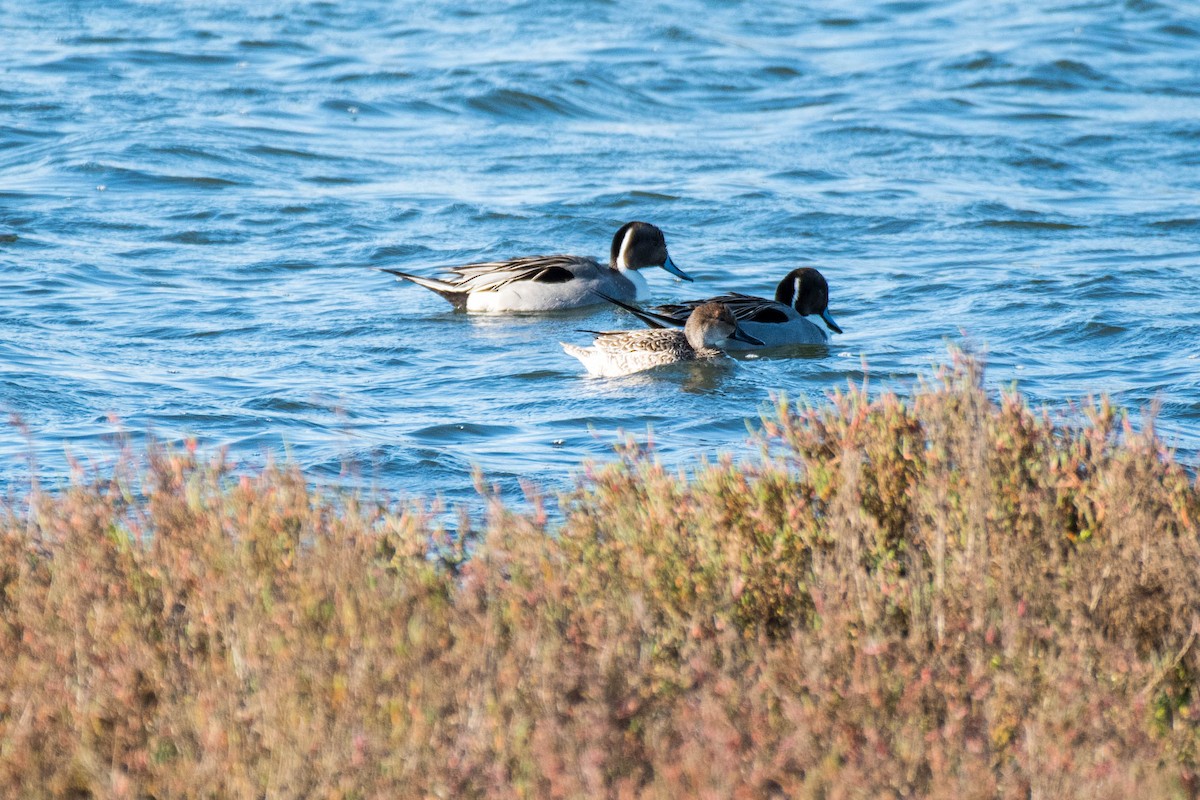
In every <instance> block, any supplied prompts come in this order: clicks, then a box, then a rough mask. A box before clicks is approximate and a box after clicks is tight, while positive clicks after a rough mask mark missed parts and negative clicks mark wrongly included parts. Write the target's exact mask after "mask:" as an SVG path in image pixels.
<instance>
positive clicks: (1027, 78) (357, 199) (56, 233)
mask: <svg viewBox="0 0 1200 800" xmlns="http://www.w3.org/2000/svg"><path fill="white" fill-rule="evenodd" d="M781 5H782V7H781ZM781 5H771V4H766V5H762V4H746V3H732V2H726V1H723V0H708V2H704V1H702V0H696V1H695V2H679V3H657V4H648V5H647V4H628V3H617V2H606V1H604V0H590V1H585V0H579V1H578V2H506V1H504V0H493V1H492V2H472V3H466V2H454V3H442V4H437V5H435V4H429V3H391V2H369V1H368V0H339V2H308V3H305V2H273V1H272V0H264V1H262V2H256V3H248V2H237V3H233V2H221V1H220V0H213V1H211V2H206V3H194V2H184V3H178V4H169V3H149V2H147V3H137V2H124V1H122V0H116V1H114V2H108V3H103V4H101V3H92V2H42V1H40V0H39V2H34V1H33V0H10V1H9V2H5V3H3V4H2V5H0V31H3V32H4V40H5V46H4V47H3V48H0V76H2V78H3V80H2V81H0V409H3V410H4V411H7V412H11V413H12V414H15V415H17V416H19V418H20V419H21V421H22V423H23V425H24V427H25V430H23V429H22V428H20V427H17V426H13V425H6V426H5V427H3V428H0V477H2V479H3V481H4V483H5V484H6V485H8V486H12V485H14V484H20V483H21V482H22V481H27V480H28V478H29V477H30V474H31V472H32V473H36V474H37V475H39V476H41V477H43V478H54V477H55V476H63V475H66V474H67V472H68V466H67V465H68V463H69V460H70V459H75V460H78V461H81V462H82V463H83V464H85V465H98V464H99V465H102V464H105V463H107V460H109V459H111V458H112V456H113V452H114V445H113V437H114V435H115V434H120V435H121V436H124V437H128V439H129V440H130V441H132V442H133V444H135V445H137V444H138V443H140V442H141V441H143V439H144V438H145V437H146V436H147V435H149V434H152V435H154V436H156V437H158V438H164V439H171V440H176V439H179V438H182V437H185V436H195V437H196V438H197V439H198V440H199V441H200V443H201V445H202V446H205V447H215V446H219V445H227V446H228V448H229V452H230V455H231V457H232V458H233V459H234V460H235V461H237V462H238V463H239V464H241V465H246V466H248V467H252V466H253V465H255V464H260V463H262V462H263V461H264V460H265V459H267V458H269V457H277V458H290V459H292V460H294V461H295V462H297V463H298V464H300V465H301V466H302V467H304V468H305V469H306V470H308V471H309V472H310V473H311V474H313V475H315V476H324V477H325V478H327V479H330V480H333V481H335V482H336V481H345V482H348V483H351V484H358V485H369V486H375V487H380V488H383V489H385V490H387V491H388V492H390V493H394V494H396V495H402V496H418V495H419V496H424V497H431V496H434V495H441V496H442V497H444V498H446V499H447V500H448V501H450V502H458V501H460V500H464V499H468V498H471V497H472V496H473V493H474V490H473V488H472V478H471V475H472V470H473V468H474V467H476V466H478V467H479V468H481V469H482V470H483V472H484V474H485V475H486V476H487V478H488V479H490V480H491V481H494V482H496V483H498V484H500V485H501V486H502V487H504V488H505V489H507V490H509V491H512V490H515V489H516V487H517V485H518V484H519V482H520V481H521V480H522V479H530V480H532V481H533V482H534V483H535V484H538V485H541V486H544V487H548V488H551V489H555V488H561V487H563V486H565V485H567V484H568V483H569V481H570V475H571V474H572V473H576V474H577V472H578V469H579V465H580V464H581V462H582V461H584V460H585V459H589V458H590V459H606V458H609V457H610V456H611V453H612V447H613V444H614V443H615V442H617V441H618V440H619V437H620V434H619V432H620V431H628V432H630V433H633V434H636V435H637V436H638V437H639V438H641V439H645V438H646V436H647V431H648V430H652V431H653V440H654V443H655V446H656V447H657V448H658V452H659V453H660V455H661V457H662V458H663V459H664V460H666V461H668V462H671V463H678V464H687V463H691V462H692V461H694V459H695V458H697V457H698V456H699V455H701V454H711V453H714V452H718V451H727V452H733V453H746V452H750V450H751V449H752V445H748V444H747V420H751V421H753V420H754V419H756V418H757V416H758V415H759V413H760V411H761V410H762V409H763V407H764V405H765V404H766V402H767V401H768V399H769V397H770V396H771V395H772V393H773V392H776V391H785V392H787V393H788V395H789V396H791V397H794V398H798V397H803V398H807V399H809V400H811V401H812V402H820V401H821V400H822V398H823V397H824V396H825V393H826V392H827V391H829V390H830V389H832V388H835V387H839V386H844V385H845V384H846V382H847V380H850V381H856V382H857V381H861V380H862V376H863V373H864V365H865V369H866V371H867V372H869V374H870V376H871V382H872V386H874V387H883V386H888V387H892V388H896V389H898V390H901V391H908V390H909V389H910V388H911V387H912V386H913V385H914V383H915V381H916V380H917V378H918V377H919V376H921V375H928V374H929V372H930V370H931V367H932V366H933V365H935V364H940V363H943V362H945V361H946V358H947V356H946V352H947V351H946V345H947V342H960V343H961V342H966V343H968V344H969V345H970V346H971V347H973V348H975V349H977V350H979V351H982V352H984V353H986V354H987V360H988V363H989V372H988V380H989V382H990V383H991V384H992V385H994V386H1004V385H1008V384H1010V383H1012V382H1014V381H1015V382H1016V383H1017V385H1018V386H1019V388H1020V389H1021V390H1023V391H1024V392H1025V393H1027V394H1028V396H1029V397H1030V398H1031V399H1032V400H1033V402H1034V403H1036V404H1039V405H1046V406H1048V407H1050V408H1051V409H1053V410H1055V413H1061V414H1063V415H1066V416H1069V415H1070V414H1071V410H1072V408H1073V405H1072V403H1073V401H1076V400H1078V399H1080V398H1084V397H1086V396H1088V395H1090V394H1095V393H1099V392H1108V393H1111V394H1112V395H1113V396H1114V397H1115V398H1116V400H1117V401H1118V402H1120V403H1121V404H1124V405H1127V406H1130V407H1131V408H1133V409H1135V410H1136V409H1142V408H1145V407H1147V406H1148V405H1149V404H1151V403H1154V402H1156V401H1157V402H1159V403H1160V404H1161V408H1160V410H1159V412H1158V415H1159V429H1160V430H1161V431H1162V432H1163V434H1164V435H1165V437H1166V439H1167V440H1168V442H1170V443H1172V444H1173V445H1175V446H1177V447H1179V448H1180V450H1181V451H1182V452H1184V453H1187V454H1191V455H1193V456H1194V454H1195V453H1196V451H1197V448H1198V447H1200V380H1198V376H1200V360H1197V356H1198V355H1200V344H1198V342H1200V277H1197V274H1196V268H1197V261H1198V260H1200V207H1198V205H1197V200H1198V198H1200V15H1198V14H1197V13H1196V10H1197V9H1196V6H1195V5H1194V4H1185V3H1178V4H1172V3H1156V2H1146V1H1141V2H1139V1H1133V2H1076V3H1061V4H1036V5H1043V6H1047V7H1046V8H1044V9H1040V10H1039V9H1032V10H1031V9H1030V8H1028V7H1029V6H1031V5H1035V4H1028V3H1020V4H1019V3H996V2H985V0H964V1H963V2H949V3H932V2H885V3H878V2H876V3H866V2H865V3H858V4H852V5H853V7H854V8H855V9H856V10H855V11H852V12H851V11H847V10H846V8H847V6H846V4H837V3H832V2H830V3H814V4H806V5H789V4H781ZM631 219H644V220H648V221H651V222H654V223H656V224H658V225H659V226H660V227H662V228H663V229H664V230H665V231H666V234H667V241H668V244H669V246H670V251H671V255H672V257H673V259H674V260H675V262H676V263H677V264H679V265H680V266H681V267H682V268H683V269H685V270H687V271H688V272H689V273H690V274H692V275H693V276H695V277H696V279H697V280H696V283H695V284H691V285H685V284H681V283H679V282H678V281H676V280H675V279H673V278H671V277H670V276H668V275H667V274H665V273H663V272H661V271H659V270H652V271H651V272H652V273H653V274H648V275H647V277H648V279H649V281H650V283H651V286H652V290H653V293H654V297H655V299H656V300H660V301H665V300H669V299H682V298H687V297H695V296H704V295H707V294H711V293H716V292H721V291H725V290H731V289H732V290H740V291H744V292H753V293H766V294H770V293H771V292H772V291H773V288H774V286H775V284H776V282H777V281H778V280H779V278H780V277H782V276H783V275H784V274H785V273H786V272H787V271H788V270H790V269H792V268H793V267H795V266H799V265H813V266H816V267H818V268H819V269H821V270H822V272H823V273H824V274H825V276H826V277H827V278H828V280H829V283H830V286H831V296H832V301H831V310H832V312H833V314H834V315H835V317H836V318H837V320H838V321H839V322H840V323H841V325H842V327H843V328H844V329H845V331H846V333H845V334H844V335H842V336H837V337H834V339H833V342H832V343H831V346H830V347H829V348H828V349H825V350H817V351H814V352H809V353H807V354H806V355H804V356H803V357H798V358H786V359H782V358H775V359H758V360H752V361H746V362H740V363H739V365H738V366H737V368H735V369H731V370H718V371H712V372H708V373H702V374H698V375H697V374H680V373H678V372H669V373H666V374H661V375H645V376H640V377H634V378H630V379H624V380H596V379H588V378H585V377H583V376H582V374H581V373H582V370H581V367H580V365H579V363H578V362H576V361H575V360H573V359H571V358H570V357H568V356H566V355H565V354H564V353H563V352H562V351H561V349H560V348H559V346H558V344H557V343H558V341H559V340H560V339H565V340H570V341H576V342H581V343H582V342H586V340H587V336H586V335H585V334H580V333H576V332H575V329H577V328H620V327H633V324H632V322H631V321H630V319H629V318H628V317H627V316H624V315H621V314H616V313H614V312H611V311H608V310H604V309H601V310H597V311H595V312H585V313H579V314H566V315H559V316H552V317H536V316H532V317H530V316H526V317H518V318H489V317H477V316H468V315H464V314H458V313H453V312H451V311H450V310H449V306H448V305H447V304H446V303H445V302H444V301H442V300H441V299H439V298H438V297H437V296H435V295H433V294H431V293H429V292H427V291H425V290H423V289H420V288H418V287H415V286H411V285H407V284H402V283H398V282H396V281H394V280H393V279H392V278H391V277H390V276H387V275H385V274H383V273H380V272H378V271H376V270H374V269H372V268H373V267H380V266H390V267H399V268H402V269H406V270H410V271H416V272H432V271H433V269H434V268H435V267H436V266H439V265H445V264H454V263H461V262H464V261H469V260H481V259H494V258H499V257H507V256H512V255H522V254H532V253H544V252H573V253H584V254H597V255H602V254H606V253H607V251H608V245H609V241H610V239H611V236H612V234H613V232H614V231H615V230H616V228H617V227H618V226H619V225H620V224H621V223H623V222H626V221H628V220H631ZM31 456H32V459H31V458H30V457H31Z"/></svg>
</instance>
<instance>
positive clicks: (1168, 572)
mask: <svg viewBox="0 0 1200 800" xmlns="http://www.w3.org/2000/svg"><path fill="white" fill-rule="evenodd" d="M1122 419H1123V418H1122V417H1121V416H1120V415H1119V414H1116V413H1114V412H1113V411H1112V410H1111V409H1109V408H1108V407H1107V406H1106V405H1102V406H1100V407H1098V408H1096V409H1094V410H1093V411H1092V412H1091V413H1090V424H1089V425H1087V426H1086V427H1084V428H1082V429H1080V430H1067V429H1063V428H1062V427H1061V426H1055V425H1054V424H1052V423H1051V422H1050V421H1049V420H1047V419H1046V418H1045V417H1044V416H1040V415H1038V414H1035V413H1033V412H1032V411H1030V410H1029V408H1027V407H1026V405H1025V404H1024V403H1023V402H1022V401H1021V400H1020V399H1018V398H1016V397H1007V396H1006V397H1002V398H1000V399H999V401H998V402H997V401H996V400H994V399H990V398H989V397H988V395H987V394H986V393H985V392H984V391H983V390H982V389H981V388H980V385H979V375H978V372H977V369H976V367H975V366H974V365H972V364H969V363H968V364H965V365H963V366H961V367H960V368H959V369H957V370H956V371H954V372H952V373H951V374H949V375H947V376H946V377H945V379H944V380H943V381H942V382H941V383H939V384H938V385H936V386H934V387H930V388H927V389H923V390H922V391H920V392H918V393H916V394H915V396H914V397H913V398H912V399H911V400H907V401H902V400H900V399H897V398H896V397H893V396H890V395H885V396H882V397H879V398H877V399H875V400H869V399H868V398H867V397H866V396H865V395H864V394H862V393H857V392H852V393H850V394H848V395H842V396H839V397H837V398H835V399H834V401H833V402H832V404H831V405H830V407H828V408H825V409H821V410H812V411H809V410H805V411H800V412H797V411H796V410H794V409H789V408H787V407H786V406H781V408H780V410H779V414H778V415H777V417H776V418H774V419H773V420H770V421H768V422H767V423H766V424H765V431H766V436H767V439H768V440H769V442H770V445H769V447H768V448H767V452H766V453H765V454H764V456H763V458H762V459H761V461H760V462H759V463H756V464H742V465H737V466H733V465H731V464H730V463H727V462H722V463H718V464H715V465H710V466H706V467H702V468H699V469H697V470H695V472H694V474H692V475H691V476H687V477H685V476H680V475H675V474H671V473H669V472H668V471H666V470H664V469H663V468H661V467H660V466H658V465H656V464H655V463H654V462H653V460H652V459H650V458H647V457H645V456H643V455H639V454H637V453H634V452H628V453H626V454H624V457H623V458H622V459H621V461H620V462H619V463H617V464H614V465H612V466H608V467H604V468H600V469H598V470H596V472H595V474H593V475H591V476H590V477H589V478H588V479H587V480H586V481H585V482H584V484H583V485H582V486H581V488H580V489H579V490H578V491H576V492H575V493H574V494H573V495H571V496H570V497H567V498H564V500H563V508H564V520H563V521H562V522H561V523H558V524H551V525H549V526H548V525H547V523H546V522H545V521H544V520H543V519H540V517H539V515H538V514H536V513H534V514H531V515H518V514H515V513H512V512H510V511H507V510H505V508H504V507H503V506H502V505H501V504H500V503H499V502H498V501H497V502H495V503H493V507H492V511H491V514H490V517H489V519H488V521H487V524H486V528H485V529H483V530H480V531H477V532H463V533H461V534H460V535H457V536H455V535H450V534H448V533H446V532H444V531H440V530H437V529H435V528H434V527H433V524H432V522H431V518H430V517H429V516H427V515H424V514H423V513H421V512H420V511H419V510H415V509H410V510H404V511H397V510H391V511H388V510H386V509H384V508H381V507H379V506H378V505H375V504H369V503H366V502H363V501H361V500H355V499H353V498H347V497H343V496H333V497H326V496H323V495H322V494H320V493H319V492H316V491H314V490H312V489H311V488H309V487H308V486H307V484H306V483H305V481H304V479H303V477H302V476H300V475H298V474H295V473H293V472H287V471H279V470H268V471H267V472H265V473H263V474H261V475H259V476H258V477H256V478H242V479H240V480H238V479H236V478H234V477H231V476H229V475H228V474H227V473H226V471H225V468H224V466H223V465H222V464H220V463H218V464H215V465H203V464H198V463H197V462H196V460H195V459H194V457H193V456H191V455H189V454H185V453H181V454H176V453H171V454H163V453H157V454H153V455H152V456H151V458H150V467H149V470H148V472H147V475H146V476H145V477H144V478H143V479H141V480H138V481H131V480H126V479H121V480H114V481H107V482H103V483H100V484H95V485H90V486H76V487H74V488H69V489H65V490H63V491H61V492H57V493H55V494H38V495H35V496H34V497H33V498H32V501H31V504H30V507H31V510H9V511H7V512H4V514H3V516H0V664H3V665H5V666H4V667H3V668H0V786H4V787H8V788H7V789H6V793H7V794H8V795H9V796H24V797H77V798H83V797H97V798H100V797H104V798H107V797H131V798H136V797H157V798H179V797H222V798H224V797H238V798H242V797H244V798H259V797H265V798H291V797H296V798H299V797H340V798H376V797H379V798H393V797H447V798H460V797H481V798H482V797H580V798H582V797H588V798H592V797H663V798H680V797H711V798H757V797H793V798H810V797H813V798H816V797H820V798H840V797H933V798H969V797H1014V798H1027V797H1041V798H1050V797H1053V798H1062V797H1080V798H1084V797H1086V798H1126V797H1190V796H1195V794H1196V793H1197V787H1198V785H1200V784H1198V782H1197V781H1198V779H1197V774H1196V769H1197V758H1198V754H1197V743H1198V742H1200V736H1198V726H1197V723H1198V721H1200V707H1198V706H1197V704H1196V702H1195V700H1196V697H1195V683H1196V679H1197V676H1200V645H1198V644H1197V634H1198V632H1200V548H1198V539H1197V526H1196V519H1197V515H1198V514H1200V494H1198V492H1197V487H1196V486H1195V484H1194V483H1193V482H1192V481H1190V480H1189V478H1188V477H1187V475H1186V474H1185V473H1184V471H1183V470H1182V469H1181V468H1180V467H1179V466H1178V465H1177V464H1175V463H1174V462H1173V460H1172V459H1171V457H1170V455H1169V454H1167V453H1165V452H1164V451H1163V450H1162V448H1161V446H1160V445H1159V443H1158V442H1157V441H1156V440H1155V438H1154V437H1153V435H1152V434H1150V433H1135V432H1133V431H1131V430H1130V429H1129V428H1128V426H1125V425H1124V423H1123V421H1122ZM464 531H465V526H464ZM467 551H470V555H469V557H467ZM16 787H20V789H17V788H16Z"/></svg>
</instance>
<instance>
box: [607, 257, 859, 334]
mask: <svg viewBox="0 0 1200 800" xmlns="http://www.w3.org/2000/svg"><path fill="white" fill-rule="evenodd" d="M608 299H609V300H612V301H613V302H616V304H617V305H619V306H621V307H623V308H625V309H627V310H628V311H630V312H632V313H633V314H636V315H637V317H638V318H639V319H641V320H642V321H643V322H645V323H646V324H647V325H650V326H651V327H663V326H668V327H679V326H682V325H684V324H685V323H686V322H687V319H688V314H690V313H691V312H692V309H694V308H696V307H698V306H700V305H703V304H705V303H722V304H724V305H726V306H728V307H729V310H730V311H732V312H733V316H734V317H735V318H736V319H737V321H738V324H739V325H740V326H741V328H742V330H744V331H745V332H746V333H748V334H750V335H752V336H754V337H755V338H756V339H759V340H761V342H762V344H761V345H744V344H737V343H733V342H731V343H730V346H729V347H728V348H727V349H730V350H750V349H753V348H754V347H759V346H762V347H779V346H781V345H793V344H824V343H825V342H826V341H827V339H828V337H827V336H826V334H825V331H823V330H821V329H820V328H818V327H817V326H816V325H814V324H813V323H812V322H810V321H809V320H808V317H809V316H810V315H813V314H815V315H818V316H819V317H820V318H821V319H822V320H824V321H825V324H826V325H827V326H829V329H830V330H831V331H833V332H835V333H841V332H842V329H841V327H839V326H838V324H837V322H835V321H834V319H833V315H832V314H830V313H829V284H828V283H826V281H825V276H824V275H822V274H821V273H820V272H818V271H817V270H815V269H813V268H812V267H801V268H800V269H794V270H792V271H791V272H789V273H788V274H787V276H786V277H784V279H783V280H781V281H780V282H779V286H778V287H776V289H775V299H774V300H767V299H766V298H763V297H754V296H752V295H747V294H738V293H737V292H730V293H729V294H723V295H721V296H720V297H713V298H709V299H708V300H688V301H685V302H683V303H670V304H667V305H661V306H655V307H653V308H651V309H645V310H643V309H638V308H634V307H632V306H629V305H626V304H625V302H624V301H623V300H622V299H621V298H615V297H612V296H608Z"/></svg>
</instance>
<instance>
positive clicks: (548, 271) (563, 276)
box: [533, 267, 575, 283]
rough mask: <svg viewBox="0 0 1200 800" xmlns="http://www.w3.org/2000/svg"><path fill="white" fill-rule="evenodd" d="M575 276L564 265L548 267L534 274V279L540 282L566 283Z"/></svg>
mask: <svg viewBox="0 0 1200 800" xmlns="http://www.w3.org/2000/svg"><path fill="white" fill-rule="evenodd" d="M574 277H575V276H574V275H572V274H571V272H570V270H567V269H563V268H562V267H546V268H545V269H544V270H542V271H541V272H539V273H538V274H537V275H534V276H533V279H534V280H535V281H537V282H538V283H566V282H567V281H569V280H571V279H572V278H574Z"/></svg>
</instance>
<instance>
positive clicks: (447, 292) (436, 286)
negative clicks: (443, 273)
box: [376, 267, 467, 311]
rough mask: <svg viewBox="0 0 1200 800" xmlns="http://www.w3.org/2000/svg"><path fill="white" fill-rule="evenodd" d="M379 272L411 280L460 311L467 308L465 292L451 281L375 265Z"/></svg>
mask: <svg viewBox="0 0 1200 800" xmlns="http://www.w3.org/2000/svg"><path fill="white" fill-rule="evenodd" d="M376 269H377V270H379V271H380V272H387V273H390V274H392V275H395V276H396V277H397V278H403V279H404V280H406V281H412V282H413V283H415V284H416V285H417V286H424V287H425V288H426V289H428V290H429V291H431V292H437V293H438V294H439V295H441V296H442V297H444V298H446V300H447V301H448V302H449V303H450V305H452V306H454V307H455V308H457V309H458V310H460V311H465V310H466V309H467V292H465V291H463V290H462V289H459V288H458V287H457V286H455V285H454V284H452V283H447V282H446V281H439V280H438V279H437V278H422V277H421V276H419V275H411V274H409V273H407V272H401V271H400V270H398V269H388V268H387V267H376Z"/></svg>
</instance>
